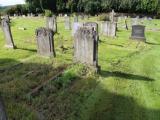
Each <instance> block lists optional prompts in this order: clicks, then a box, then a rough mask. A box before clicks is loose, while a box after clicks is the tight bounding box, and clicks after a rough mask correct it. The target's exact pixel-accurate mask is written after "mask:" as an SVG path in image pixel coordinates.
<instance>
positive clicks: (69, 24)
mask: <svg viewBox="0 0 160 120" xmlns="http://www.w3.org/2000/svg"><path fill="white" fill-rule="evenodd" d="M65 29H66V30H71V20H70V17H69V16H65Z"/></svg>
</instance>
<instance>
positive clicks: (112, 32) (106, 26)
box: [101, 21, 117, 37]
mask: <svg viewBox="0 0 160 120" xmlns="http://www.w3.org/2000/svg"><path fill="white" fill-rule="evenodd" d="M116 26H117V24H116V23H113V22H110V21H106V22H102V24H101V33H102V34H103V35H105V36H109V37H115V36H116Z"/></svg>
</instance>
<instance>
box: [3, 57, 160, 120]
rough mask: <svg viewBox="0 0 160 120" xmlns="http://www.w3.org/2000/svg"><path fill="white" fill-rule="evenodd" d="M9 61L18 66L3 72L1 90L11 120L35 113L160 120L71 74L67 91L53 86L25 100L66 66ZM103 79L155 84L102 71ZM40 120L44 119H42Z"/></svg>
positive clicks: (88, 119) (157, 113)
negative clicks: (122, 79) (71, 80)
mask: <svg viewBox="0 0 160 120" xmlns="http://www.w3.org/2000/svg"><path fill="white" fill-rule="evenodd" d="M6 60H7V61H8V59H6ZM1 61H3V62H4V61H5V59H0V63H1ZM9 61H13V62H14V63H16V64H17V65H18V64H19V65H18V66H15V67H12V66H11V67H10V68H7V70H6V71H4V72H0V78H1V79H0V90H1V93H2V97H3V98H4V103H5V106H6V111H7V114H8V118H9V119H12V120H13V119H16V120H22V118H23V119H27V117H28V116H29V115H31V113H32V114H36V115H37V116H44V118H45V119H44V120H51V119H53V120H54V119H55V120H56V119H62V120H69V119H70V116H71V117H72V119H74V120H84V119H85V120H160V109H157V110H155V109H149V108H145V107H142V106H141V105H139V104H138V103H137V102H136V100H135V99H134V98H133V97H131V96H125V95H122V94H118V90H117V91H115V92H113V91H112V92H111V91H109V90H108V89H104V87H102V86H101V85H100V84H99V81H97V80H96V79H95V78H94V77H93V79H85V77H84V76H81V78H78V79H77V77H76V78H75V77H74V76H72V74H71V72H68V73H65V78H68V77H69V76H72V77H71V78H72V79H75V81H74V82H73V83H71V84H70V85H69V86H68V87H67V88H65V89H61V88H60V86H58V89H57V88H56V86H54V84H52V83H49V84H47V85H46V86H44V88H43V89H42V90H41V92H40V93H39V94H38V95H37V96H36V97H35V98H26V97H27V96H26V95H27V93H29V92H31V91H32V90H33V89H34V88H36V87H37V86H39V85H40V84H41V83H43V82H44V80H48V79H49V78H50V77H51V76H53V75H54V74H56V73H57V72H58V71H59V70H61V69H63V68H64V65H60V67H53V66H51V65H50V64H49V63H47V64H40V63H28V62H27V63H22V64H21V63H20V62H19V61H16V60H13V59H9ZM84 71H85V70H84ZM100 75H102V76H103V77H110V76H113V77H121V78H125V79H130V80H145V81H153V79H151V78H147V77H144V76H139V75H133V74H128V73H122V72H118V71H115V72H109V71H102V72H101V74H100ZM62 78H63V77H62ZM57 80H59V79H57ZM53 82H55V81H53ZM64 82H66V81H64ZM106 82H108V81H106ZM2 88H3V89H2ZM135 92H136V91H135ZM17 101H18V102H17ZM32 101H33V102H32ZM35 104H36V105H35ZM21 106H23V109H22V108H21ZM25 110H26V111H25ZM27 110H29V112H28V111H27ZM35 111H36V112H35ZM32 120H37V119H34V118H33V119H32ZM38 120H43V119H42V117H41V119H40V118H39V119H38Z"/></svg>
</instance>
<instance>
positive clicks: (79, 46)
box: [74, 27, 99, 72]
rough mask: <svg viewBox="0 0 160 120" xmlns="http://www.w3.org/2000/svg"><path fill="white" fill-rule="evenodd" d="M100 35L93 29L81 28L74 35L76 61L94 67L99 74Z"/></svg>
mask: <svg viewBox="0 0 160 120" xmlns="http://www.w3.org/2000/svg"><path fill="white" fill-rule="evenodd" d="M98 39H99V37H98V33H97V32H96V31H95V30H94V29H93V28H91V27H80V28H78V30H77V31H76V33H75V35H74V60H75V62H80V63H83V64H86V65H89V66H93V67H94V68H95V70H96V72H98Z"/></svg>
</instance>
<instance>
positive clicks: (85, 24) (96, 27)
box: [84, 22, 98, 33]
mask: <svg viewBox="0 0 160 120" xmlns="http://www.w3.org/2000/svg"><path fill="white" fill-rule="evenodd" d="M84 26H85V27H92V28H94V30H95V31H96V32H97V33H98V24H97V23H96V22H86V23H84Z"/></svg>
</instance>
